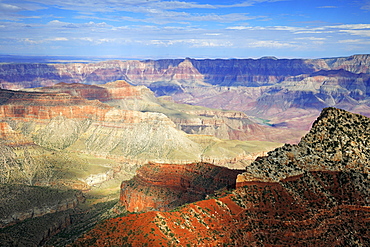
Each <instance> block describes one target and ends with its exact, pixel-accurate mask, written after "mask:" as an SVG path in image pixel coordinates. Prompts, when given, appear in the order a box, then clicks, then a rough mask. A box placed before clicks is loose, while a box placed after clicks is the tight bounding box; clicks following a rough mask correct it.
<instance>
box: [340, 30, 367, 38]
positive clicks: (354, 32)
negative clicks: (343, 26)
mask: <svg viewBox="0 0 370 247" xmlns="http://www.w3.org/2000/svg"><path fill="white" fill-rule="evenodd" d="M340 31H341V32H345V33H349V34H351V35H357V36H363V37H370V30H340Z"/></svg>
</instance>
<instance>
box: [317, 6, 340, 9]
mask: <svg viewBox="0 0 370 247" xmlns="http://www.w3.org/2000/svg"><path fill="white" fill-rule="evenodd" d="M317 8H318V9H337V8H338V6H320V7H317Z"/></svg>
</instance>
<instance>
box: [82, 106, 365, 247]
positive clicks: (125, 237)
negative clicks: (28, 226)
mask: <svg viewBox="0 0 370 247" xmlns="http://www.w3.org/2000/svg"><path fill="white" fill-rule="evenodd" d="M369 128H370V119H369V118H367V117H364V116H361V115H358V114H353V113H349V112H347V111H344V110H340V109H336V108H326V109H324V110H323V111H322V113H321V115H320V116H319V118H318V119H317V120H316V121H315V123H314V124H313V126H312V129H311V130H310V132H309V133H308V134H307V135H306V136H305V137H303V138H302V140H301V142H300V143H299V144H297V145H285V146H283V147H281V148H277V149H276V150H274V151H271V152H269V153H268V155H267V156H265V157H260V158H258V159H257V160H256V161H255V162H253V163H252V164H251V165H250V166H247V167H246V171H245V172H244V173H243V174H240V175H238V178H237V180H236V183H237V185H236V186H237V189H236V190H233V191H232V193H230V194H228V195H224V196H219V197H216V198H214V199H208V200H203V201H199V202H196V203H193V204H189V205H186V206H184V207H181V208H178V209H177V210H174V211H171V212H158V211H154V212H147V213H142V214H131V215H128V216H126V217H121V218H115V219H111V220H109V221H106V222H104V223H102V224H100V225H98V226H97V227H95V228H94V229H93V230H91V231H90V232H89V233H87V234H85V235H84V236H83V237H81V238H80V239H78V240H77V241H76V244H77V245H84V244H86V243H89V245H92V246H99V244H100V243H101V242H104V243H108V244H110V245H114V244H117V245H120V244H123V243H130V244H132V245H136V244H139V243H140V244H142V243H148V244H151V245H161V244H162V245H163V244H168V245H179V246H186V245H187V244H190V245H225V244H229V245H230V244H231V245H236V246H254V245H268V246H306V245H309V246H310V245H312V246H325V245H328V246H349V245H354V246H358V245H360V246H361V245H362V246H367V245H369V244H370V238H369V234H370V232H369V221H368V218H369V216H370V214H369V206H370V201H369V198H370V194H369V193H370V191H369V189H368V188H369V186H370V180H369V153H368V146H369V135H368V133H369ZM113 229H114V231H113ZM96 236H99V237H98V238H96ZM158 236H161V237H160V238H159V237H158Z"/></svg>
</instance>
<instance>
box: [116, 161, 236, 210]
mask: <svg viewBox="0 0 370 247" xmlns="http://www.w3.org/2000/svg"><path fill="white" fill-rule="evenodd" d="M241 172H242V171H241V170H230V169H227V168H224V167H218V166H215V165H211V164H207V163H193V164H184V165H175V164H154V163H149V164H147V165H144V166H142V167H141V168H139V169H138V170H137V171H136V175H135V177H134V178H132V179H131V180H129V181H124V182H122V185H121V195H120V203H121V204H122V205H123V206H124V207H125V208H126V210H127V211H129V212H144V211H152V210H160V211H166V210H170V209H173V208H175V207H178V206H180V205H183V204H185V203H189V202H194V201H199V200H202V199H204V198H205V197H206V196H207V195H210V194H213V193H214V192H215V191H216V190H221V189H224V190H228V189H233V188H235V181H236V175H237V174H239V173H241Z"/></svg>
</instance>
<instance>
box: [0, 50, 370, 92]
mask: <svg viewBox="0 0 370 247" xmlns="http://www.w3.org/2000/svg"><path fill="white" fill-rule="evenodd" d="M368 65H369V55H354V56H351V57H346V58H332V59H230V60H226V59H216V60H210V59H206V60H196V59H188V58H187V59H184V60H182V59H165V60H147V61H117V60H115V61H106V62H99V63H91V64H81V63H71V64H2V65H1V66H0V80H1V84H2V85H3V88H11V87H23V88H25V87H38V86H48V85H52V84H56V83H58V82H61V81H64V82H68V83H74V82H82V83H87V84H103V83H107V82H110V81H115V80H127V81H129V82H130V83H132V84H134V85H147V86H148V85H150V84H151V83H154V82H172V83H175V84H176V83H181V84H184V85H185V86H190V85H194V83H196V84H197V83H200V84H202V83H209V84H212V85H219V86H261V85H270V84H274V83H276V82H280V81H282V80H284V79H285V78H287V77H290V76H297V75H300V74H310V73H313V72H315V71H319V70H329V69H341V68H345V69H347V68H348V70H349V71H351V72H353V73H369V67H368Z"/></svg>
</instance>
